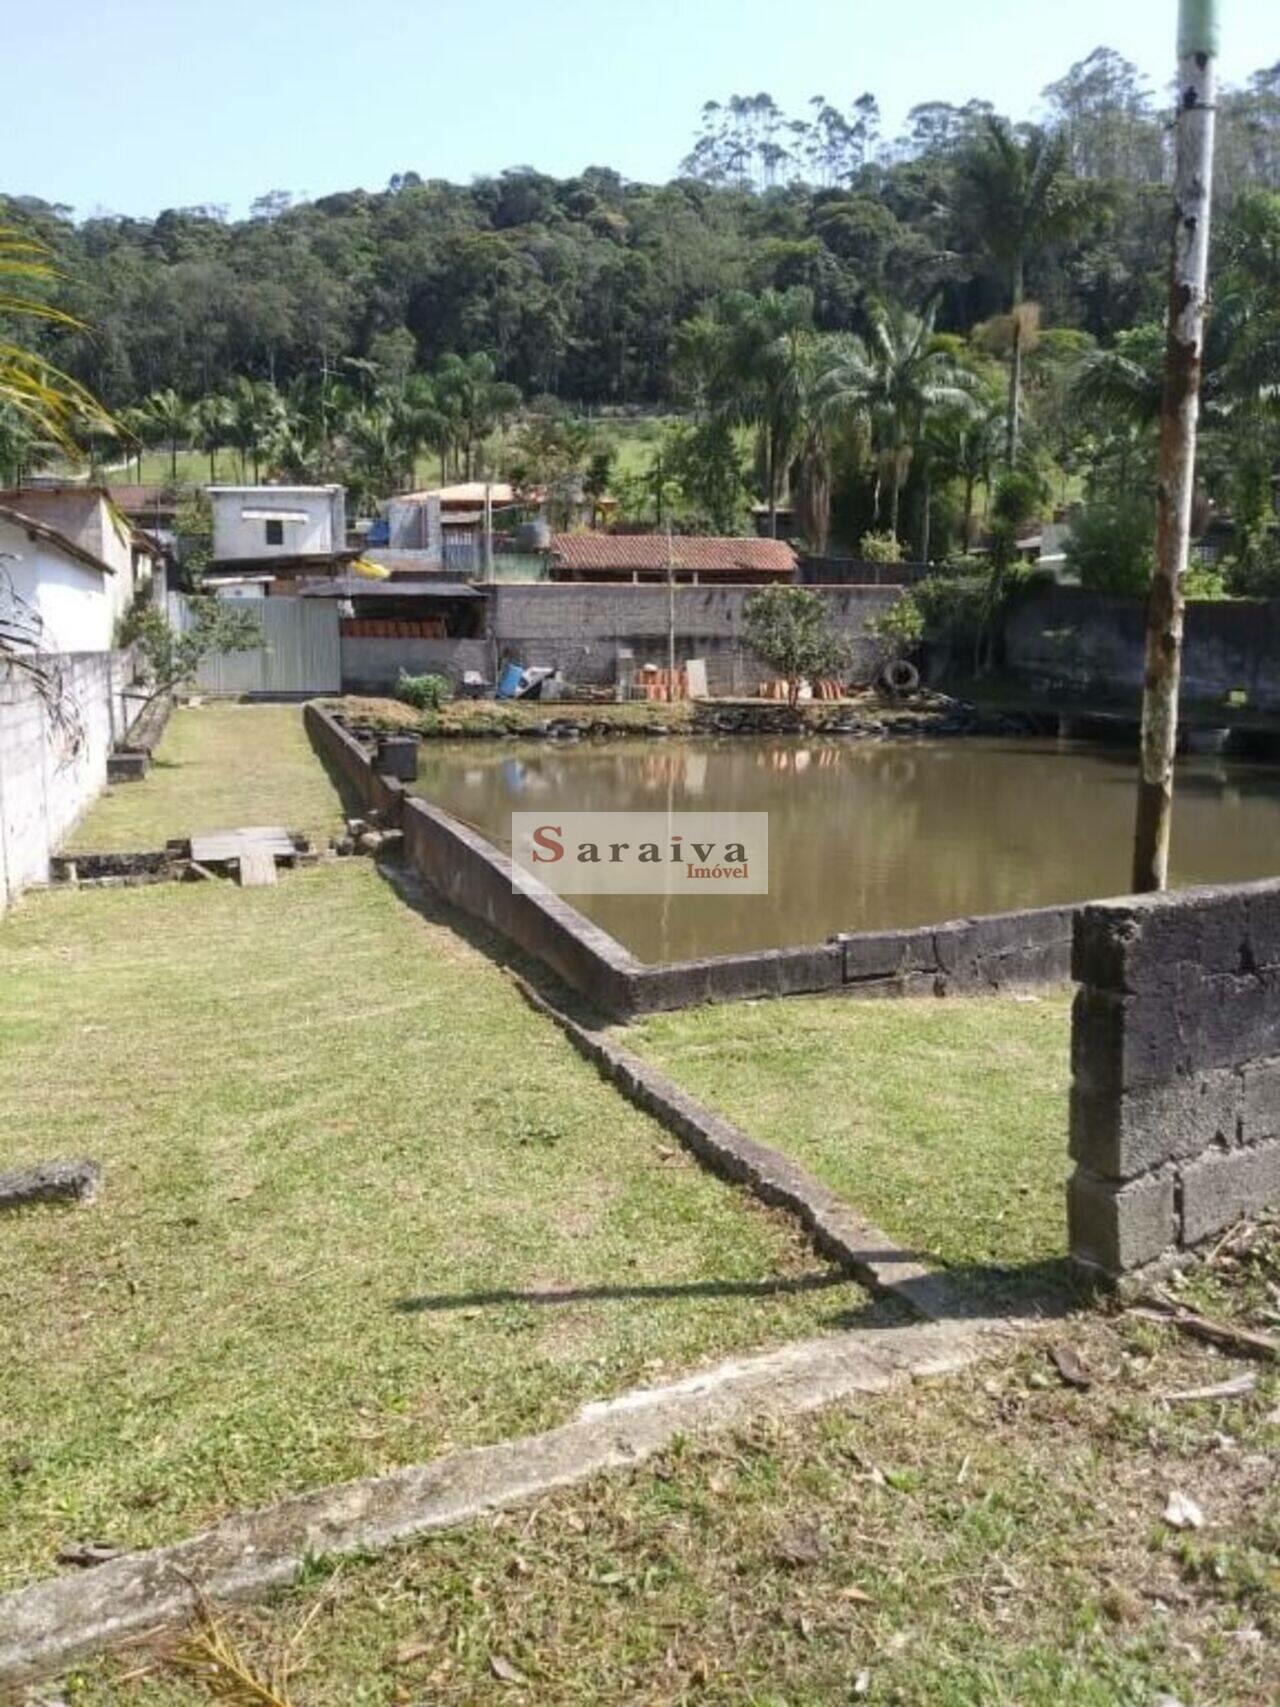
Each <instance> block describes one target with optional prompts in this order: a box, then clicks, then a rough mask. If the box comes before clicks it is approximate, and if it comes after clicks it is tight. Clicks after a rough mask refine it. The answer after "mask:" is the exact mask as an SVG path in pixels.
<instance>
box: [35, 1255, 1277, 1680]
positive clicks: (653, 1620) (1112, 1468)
mask: <svg viewBox="0 0 1280 1707" xmlns="http://www.w3.org/2000/svg"><path fill="white" fill-rule="evenodd" d="M1268 1282H1270V1284H1271V1285H1272V1286H1274V1285H1275V1284H1276V1283H1277V1282H1280V1243H1277V1242H1273V1243H1272V1244H1271V1245H1270V1247H1269V1248H1264V1249H1263V1250H1262V1252H1261V1254H1260V1256H1259V1259H1258V1260H1256V1261H1252V1262H1250V1263H1249V1264H1248V1265H1247V1271H1246V1272H1244V1273H1243V1274H1242V1272H1241V1267H1240V1266H1237V1267H1236V1269H1235V1270H1234V1272H1233V1273H1231V1274H1230V1275H1227V1274H1226V1273H1225V1272H1224V1275H1223V1284H1221V1285H1218V1284H1209V1285H1201V1284H1200V1283H1198V1282H1193V1284H1192V1286H1191V1287H1190V1288H1189V1289H1188V1290H1189V1293H1190V1295H1191V1297H1192V1298H1193V1301H1194V1302H1196V1303H1198V1304H1199V1305H1200V1307H1202V1308H1203V1307H1208V1308H1209V1309H1210V1310H1211V1312H1212V1313H1213V1314H1215V1315H1217V1316H1226V1315H1234V1316H1235V1317H1236V1318H1237V1319H1239V1320H1242V1321H1252V1322H1254V1323H1255V1324H1256V1322H1257V1320H1258V1317H1257V1314H1256V1312H1257V1310H1258V1309H1259V1308H1263V1307H1265V1306H1266V1305H1267V1303H1268V1297H1267V1293H1266V1290H1265V1288H1266V1286H1267V1283H1268ZM1064 1337H1065V1338H1067V1339H1068V1341H1069V1343H1071V1344H1072V1345H1073V1347H1074V1349H1075V1351H1076V1354H1077V1356H1078V1357H1080V1358H1081V1359H1082V1360H1083V1362H1084V1364H1085V1366H1086V1368H1087V1369H1088V1370H1089V1372H1090V1373H1091V1374H1092V1375H1093V1377H1094V1385H1093V1387H1092V1388H1091V1389H1090V1390H1089V1391H1087V1392H1076V1391H1072V1390H1070V1389H1068V1388H1066V1387H1065V1386H1064V1385H1063V1383H1062V1382H1061V1380H1060V1379H1059V1377H1058V1375H1057V1373H1056V1371H1055V1369H1054V1367H1053V1365H1052V1363H1051V1362H1050V1360H1049V1357H1048V1356H1047V1346H1048V1343H1049V1335H1048V1334H1042V1335H1038V1336H1037V1337H1035V1338H1033V1339H1032V1340H1031V1342H1030V1343H1029V1344H1028V1345H1027V1346H1026V1347H1025V1348H1024V1349H1023V1350H1022V1351H1021V1352H1020V1353H1019V1354H1018V1355H1016V1356H1015V1357H1013V1358H1011V1359H1009V1360H1008V1361H1007V1362H1005V1363H1003V1364H1001V1365H998V1366H995V1367H992V1366H986V1367H979V1368H978V1369H976V1370H974V1371H973V1372H972V1373H970V1374H969V1375H967V1376H961V1377H957V1378H953V1379H950V1380H948V1381H946V1382H942V1383H927V1384H924V1385H919V1386H916V1387H914V1388H912V1389H910V1390H908V1391H907V1392H906V1393H904V1394H902V1395H900V1396H898V1397H895V1399H894V1400H893V1401H891V1402H890V1401H877V1400H874V1399H869V1400H868V1399H861V1400H856V1401H851V1402H849V1403H847V1404H845V1405H842V1406H840V1407H836V1408H833V1409H831V1410H829V1411H827V1412H825V1413H823V1414H822V1415H820V1416H818V1417H815V1418H811V1419H807V1420H804V1421H798V1422H795V1423H792V1424H790V1425H788V1426H786V1427H774V1428H770V1429H767V1430H765V1429H759V1430H755V1431H752V1432H748V1433H744V1434H740V1435H738V1436H736V1437H733V1436H730V1437H724V1438H721V1439H718V1440H715V1441H712V1442H710V1443H707V1444H702V1445H698V1446H693V1445H691V1444H686V1445H685V1446H684V1448H683V1449H682V1450H678V1451H673V1452H672V1453H671V1454H669V1455H668V1456H667V1457H666V1458H665V1460H663V1461H661V1462H658V1463H656V1464H654V1465H651V1466H646V1467H645V1468H644V1469H643V1470H642V1471H639V1472H637V1473H636V1474H635V1475H633V1476H630V1477H625V1478H616V1479H612V1480H600V1481H597V1482H593V1483H592V1484H590V1485H589V1486H587V1487H583V1488H580V1489H576V1490H572V1491H570V1492H566V1493H565V1494H563V1495H561V1496H557V1497H555V1498H552V1499H548V1500H545V1501H542V1502H540V1503H539V1504H538V1505H537V1506H536V1507H533V1508H531V1509H530V1510H527V1511H516V1512H513V1513H509V1514H505V1515H503V1516H502V1517H499V1518H495V1519H492V1520H490V1521H488V1522H485V1523H481V1524H477V1525H474V1526H473V1527H471V1528H468V1529H466V1530H464V1531H459V1532H457V1533H454V1534H447V1535H441V1536H438V1537H435V1538H433V1539H431V1540H428V1541H423V1542H420V1543H418V1544H415V1545H414V1546H411V1547H407V1548H404V1549H401V1550H398V1551H396V1552H395V1553H392V1554H389V1555H388V1556H387V1557H385V1558H383V1559H380V1560H377V1561H366V1562H358V1561H350V1562H347V1563H338V1564H334V1563H328V1564H327V1563H326V1562H325V1561H317V1562H316V1564H315V1566H314V1568H313V1571H312V1573H311V1576H310V1580H309V1581H307V1582H306V1583H305V1584H303V1585H301V1586H300V1587H298V1588H297V1589H294V1590H291V1591H289V1592H288V1593H285V1594H281V1595H278V1596H277V1597H275V1599H274V1600H273V1601H272V1602H271V1603H270V1604H269V1605H268V1606H266V1607H262V1608H257V1609H248V1610H237V1611H235V1612H232V1613H230V1614H229V1615H228V1617H229V1620H230V1622H229V1625H228V1627H227V1629H226V1634H227V1635H228V1636H229V1638H230V1640H231V1642H232V1644H233V1645H234V1646H235V1647H236V1648H237V1649H238V1651H239V1654H240V1656H241V1659H242V1661H244V1662H247V1664H248V1665H249V1666H250V1668H251V1669H253V1670H255V1671H257V1672H258V1673H259V1675H262V1674H265V1673H267V1672H268V1671H270V1670H272V1669H275V1670H276V1671H277V1674H278V1672H279V1669H280V1667H281V1665H282V1663H283V1662H286V1661H288V1662H291V1664H292V1666H293V1667H294V1668H295V1669H294V1673H293V1676H292V1677H291V1678H286V1679H285V1682H284V1687H283V1690H282V1691H281V1692H280V1693H279V1694H278V1695H277V1696H273V1697H271V1698H270V1699H278V1700H280V1701H285V1702H291V1703H293V1704H294V1707H348V1704H349V1703H353V1702H359V1703H363V1704H365V1707H407V1704H410V1703H412V1704H414V1707H416V1704H418V1703H432V1704H436V1703H439V1704H443V1707H489V1704H491V1703H492V1704H497V1703H507V1704H516V1707H519V1704H521V1703H528V1704H530V1707H532V1704H534V1703H536V1704H537V1707H690V1704H692V1703H699V1704H705V1707H853V1704H854V1703H857V1702H861V1701H864V1700H865V1701H867V1702H870V1703H872V1704H873V1707H874V1704H876V1703H881V1704H885V1707H888V1704H893V1707H1062V1704H1063V1703H1066V1702H1070V1703H1074V1704H1078V1707H1156V1703H1158V1702H1160V1701H1162V1700H1163V1701H1169V1700H1173V1701H1175V1702H1181V1703H1185V1704H1186V1707H1193V1704H1200V1703H1203V1704H1204V1707H1209V1704H1210V1703H1212V1704H1213V1707H1261V1703H1263V1702H1267V1701H1275V1700H1276V1699H1277V1698H1280V1643H1278V1642H1277V1641H1276V1638H1277V1636H1280V1618H1278V1611H1280V1608H1278V1597H1277V1589H1278V1587H1280V1579H1278V1578H1277V1574H1276V1568H1275V1560H1276V1554H1277V1546H1278V1545H1280V1477H1277V1476H1276V1474H1275V1469H1276V1451H1277V1447H1278V1446H1280V1430H1278V1429H1277V1427H1276V1422H1277V1412H1276V1409H1275V1407H1276V1404H1277V1399H1278V1398H1280V1388H1278V1383H1277V1377H1276V1375H1275V1373H1271V1374H1268V1373H1267V1372H1266V1369H1265V1366H1259V1365H1254V1366H1253V1367H1254V1369H1255V1371H1256V1372H1257V1373H1258V1376H1259V1385H1258V1388H1257V1391H1256V1392H1255V1393H1254V1394H1253V1395H1252V1396H1249V1397H1247V1398H1244V1399H1238V1400H1235V1401H1231V1402H1227V1403H1223V1402H1220V1401H1217V1402H1215V1401H1200V1402H1184V1401H1177V1402H1173V1403H1170V1402H1167V1401H1166V1399H1165V1398H1164V1397H1163V1395H1165V1394H1169V1393H1184V1392H1187V1391H1194V1390H1196V1389H1198V1388H1202V1387H1204V1386H1206V1385H1213V1384H1219V1383H1222V1382H1223V1381H1224V1380H1225V1379H1227V1378H1229V1377H1232V1376H1234V1375H1236V1374H1238V1373H1240V1372H1241V1371H1242V1369H1246V1368H1247V1367H1248V1366H1244V1365H1240V1364H1238V1363H1236V1362H1234V1361H1233V1360H1231V1359H1228V1358H1225V1357H1223V1356H1221V1355H1219V1354H1218V1353H1215V1352H1214V1351H1212V1350H1210V1349H1208V1348H1206V1347H1203V1346H1198V1345H1196V1344H1195V1343H1194V1342H1192V1341H1190V1340H1187V1339H1185V1338H1179V1337H1178V1336H1177V1335H1176V1334H1175V1333H1174V1332H1173V1331H1172V1330H1170V1329H1167V1328H1161V1327H1156V1326H1153V1325H1151V1324H1148V1323H1145V1322H1139V1321H1136V1320H1134V1319H1132V1318H1128V1317H1124V1316H1116V1317H1112V1318H1102V1317H1099V1316H1094V1315H1091V1316H1087V1317H1084V1318H1081V1319H1079V1320H1077V1321H1075V1322H1073V1323H1072V1324H1070V1326H1069V1327H1063V1326H1062V1325H1059V1326H1057V1327H1055V1328H1054V1329H1053V1338H1054V1339H1061V1338H1064ZM1174 1489H1177V1490H1179V1491H1181V1492H1183V1493H1185V1494H1186V1495H1188V1496H1189V1497H1191V1498H1192V1499H1194V1500H1195V1501H1196V1502H1197V1503H1198V1504H1199V1506H1200V1507H1201V1510H1202V1513H1203V1517H1204V1527H1203V1528H1202V1529H1200V1530H1198V1531H1196V1530H1186V1531H1183V1532H1178V1531H1176V1530H1174V1529H1173V1528H1171V1527H1169V1526H1168V1525H1167V1524H1166V1523H1165V1522H1164V1521H1163V1512H1164V1510H1165V1506H1166V1503H1167V1501H1168V1498H1169V1494H1170V1492H1171V1491H1172V1490H1174ZM174 1655H175V1650H174V1649H173V1648H171V1647H169V1646H168V1645H166V1646H164V1647H162V1648H161V1649H159V1650H157V1649H156V1648H154V1647H151V1648H146V1647H144V1648H142V1649H137V1648H135V1649H131V1650H129V1651H127V1652H126V1653H124V1654H122V1655H120V1656H118V1657H117V1658H115V1659H112V1660H107V1661H103V1662H101V1663H99V1664H96V1665H94V1666H92V1667H90V1668H88V1669H87V1670H86V1671H85V1672H84V1673H82V1674H81V1676H80V1677H79V1678H78V1679H77V1680H76V1682H77V1683H78V1684H79V1686H80V1687H79V1691H78V1692H77V1691H76V1690H74V1689H69V1690H68V1695H67V1699H68V1700H74V1701H76V1702H78V1703H82V1704H83V1707H108V1704H115V1703H119V1702H123V1701H128V1702H129V1703H131V1704H132V1707H199V1704H200V1703H207V1702H208V1700H209V1699H210V1695H211V1694H212V1692H213V1691H212V1689H211V1688H210V1692H209V1693H206V1687H207V1685H206V1684H205V1683H200V1684H196V1683H194V1682H192V1681H190V1676H189V1673H188V1672H187V1671H186V1670H185V1669H184V1668H183V1666H182V1665H180V1664H178V1663H175V1659H174ZM206 1675H207V1674H206ZM211 1681H212V1680H211ZM227 1698H228V1699H230V1696H229V1695H228V1696H227ZM237 1699H239V1697H237ZM244 1699H246V1700H247V1699H248V1697H247V1696H245V1697H244Z"/></svg>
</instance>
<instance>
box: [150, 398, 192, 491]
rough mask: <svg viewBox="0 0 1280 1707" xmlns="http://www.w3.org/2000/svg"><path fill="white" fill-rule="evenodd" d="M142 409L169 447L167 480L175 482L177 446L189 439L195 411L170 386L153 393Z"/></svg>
mask: <svg viewBox="0 0 1280 1707" xmlns="http://www.w3.org/2000/svg"><path fill="white" fill-rule="evenodd" d="M143 407H144V408H145V409H146V412H147V414H148V415H149V416H150V417H151V419H152V421H154V423H155V426H156V431H157V432H158V433H159V434H160V435H161V436H162V437H163V439H164V442H165V443H166V444H167V445H168V447H169V478H170V479H171V480H173V481H175V482H176V481H177V478H178V444H179V441H180V440H190V438H191V432H192V428H193V426H194V424H195V409H194V408H193V406H192V405H191V404H190V403H188V402H187V400H186V398H185V397H179V396H178V393H177V392H176V391H175V390H174V389H173V387H172V386H167V387H166V388H165V389H164V390H163V391H153V392H152V393H151V396H150V397H148V398H147V401H146V403H145V404H144V405H143Z"/></svg>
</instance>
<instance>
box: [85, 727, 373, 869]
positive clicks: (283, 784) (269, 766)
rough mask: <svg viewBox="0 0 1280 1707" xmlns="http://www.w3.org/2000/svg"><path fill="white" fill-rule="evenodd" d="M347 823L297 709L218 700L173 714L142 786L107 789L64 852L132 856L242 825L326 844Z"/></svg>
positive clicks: (122, 784)
mask: <svg viewBox="0 0 1280 1707" xmlns="http://www.w3.org/2000/svg"><path fill="white" fill-rule="evenodd" d="M341 816H342V814H341V808H340V806H339V803H338V799H337V796H336V795H335V793H334V791H333V788H332V786H331V784H330V782H329V779H328V777H327V776H326V775H325V773H324V771H323V770H322V769H321V767H320V765H319V764H318V763H317V761H316V759H315V757H314V755H313V753H312V751H311V744H310V742H309V741H308V740H307V736H306V732H305V730H304V728H303V723H302V707H301V706H298V705H236V704H233V703H228V702H226V701H219V702H215V703H212V704H209V705H202V706H193V707H190V708H179V709H178V710H177V711H175V712H174V714H173V716H172V718H171V719H170V720H169V726H168V728H167V729H166V730H165V732H164V735H163V737H162V739H161V741H160V745H159V747H158V748H157V749H156V753H155V757H154V759H153V761H152V766H151V771H150V774H149V775H148V776H147V778H146V779H145V781H143V782H127V783H117V784H116V785H115V786H114V787H112V788H108V789H106V790H105V791H104V792H103V793H102V794H101V795H100V796H99V797H98V799H97V800H96V801H95V802H94V804H93V806H92V807H91V808H90V809H89V811H88V812H87V813H86V814H85V816H84V817H83V818H82V819H81V820H80V822H79V823H78V824H77V825H76V827H75V829H74V830H73V831H72V833H71V835H70V837H69V838H68V840H67V847H66V851H67V852H71V853H76V852H80V853H85V852H94V853H120V852H135V851H141V850H143V849H146V848H158V847H162V846H163V845H164V843H165V841H166V840H168V838H169V837H171V836H189V835H191V834H192V832H193V831H203V830H221V829H233V828H236V827H237V826H239V825H246V824H282V825H284V826H285V828H287V829H290V830H301V831H303V832H304V833H305V834H307V835H308V836H311V837H312V838H313V839H315V840H316V841H318V842H320V843H321V844H323V843H325V842H327V841H328V838H329V835H330V834H331V833H332V831H334V830H336V829H337V828H339V826H340V823H341Z"/></svg>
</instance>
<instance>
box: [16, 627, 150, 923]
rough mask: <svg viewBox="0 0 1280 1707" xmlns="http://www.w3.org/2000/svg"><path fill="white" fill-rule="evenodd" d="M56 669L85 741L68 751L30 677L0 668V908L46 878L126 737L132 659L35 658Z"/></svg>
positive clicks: (98, 655)
mask: <svg viewBox="0 0 1280 1707" xmlns="http://www.w3.org/2000/svg"><path fill="white" fill-rule="evenodd" d="M32 663H33V664H35V665H57V666H59V667H60V668H61V670H62V673H63V683H64V691H65V695H66V698H67V700H68V702H69V703H70V705H72V706H73V707H74V708H75V710H76V712H77V714H78V716H79V720H80V724H81V727H82V729H83V732H84V739H83V742H82V744H81V746H80V748H79V750H78V751H74V752H73V751H71V750H70V748H69V746H68V743H67V741H66V740H65V739H64V737H63V734H62V732H61V731H60V730H59V729H58V728H57V727H56V725H55V722H54V719H53V718H52V717H51V716H50V714H49V709H48V707H47V706H46V704H45V702H44V700H43V699H42V698H41V696H40V694H39V693H38V692H37V691H36V688H35V685H34V683H33V682H32V680H31V678H30V676H29V675H27V674H26V673H24V672H23V671H22V670H20V669H18V668H17V667H16V666H14V665H12V664H3V665H0V911H3V910H4V908H5V907H6V906H7V905H8V904H9V902H10V901H11V900H13V899H14V897H15V896H17V895H19V894H20V893H21V892H22V890H23V889H25V888H26V887H27V886H28V885H29V884H32V883H43V882H45V881H46V880H47V878H48V876H49V859H50V856H51V855H52V854H54V853H55V852H56V851H57V848H58V845H59V843H60V842H61V840H62V838H63V837H64V836H65V835H66V833H67V831H68V830H69V829H70V828H71V826H72V824H73V823H74V822H75V820H76V819H77V818H78V817H79V816H80V814H81V812H83V811H84V809H85V807H86V806H88V804H89V802H90V801H91V800H92V799H93V798H94V796H95V795H96V794H97V793H98V790H99V789H100V788H101V787H102V785H103V783H104V782H105V781H106V776H107V755H108V754H109V753H110V751H111V746H112V743H113V741H115V740H116V739H118V738H119V737H120V736H121V735H123V734H124V731H125V727H126V721H127V717H128V705H127V703H126V701H125V698H124V694H123V688H124V684H125V682H126V681H127V680H128V676H129V671H128V657H127V655H126V654H123V653H118V652H81V653H68V654H59V655H58V656H56V657H51V658H35V659H33V660H32Z"/></svg>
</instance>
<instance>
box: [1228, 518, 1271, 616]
mask: <svg viewBox="0 0 1280 1707" xmlns="http://www.w3.org/2000/svg"><path fill="white" fill-rule="evenodd" d="M1222 577H1223V582H1224V584H1225V586H1226V589H1227V591H1228V593H1230V595H1231V596H1232V598H1236V599H1280V537H1278V536H1277V535H1276V534H1274V533H1272V532H1270V531H1269V530H1266V531H1263V530H1255V531H1250V532H1247V533H1246V534H1245V536H1244V538H1243V540H1242V541H1241V545H1240V550H1239V551H1238V552H1237V553H1236V554H1235V556H1234V557H1231V558H1228V559H1227V561H1226V562H1225V563H1224V564H1223V570H1222Z"/></svg>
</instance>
